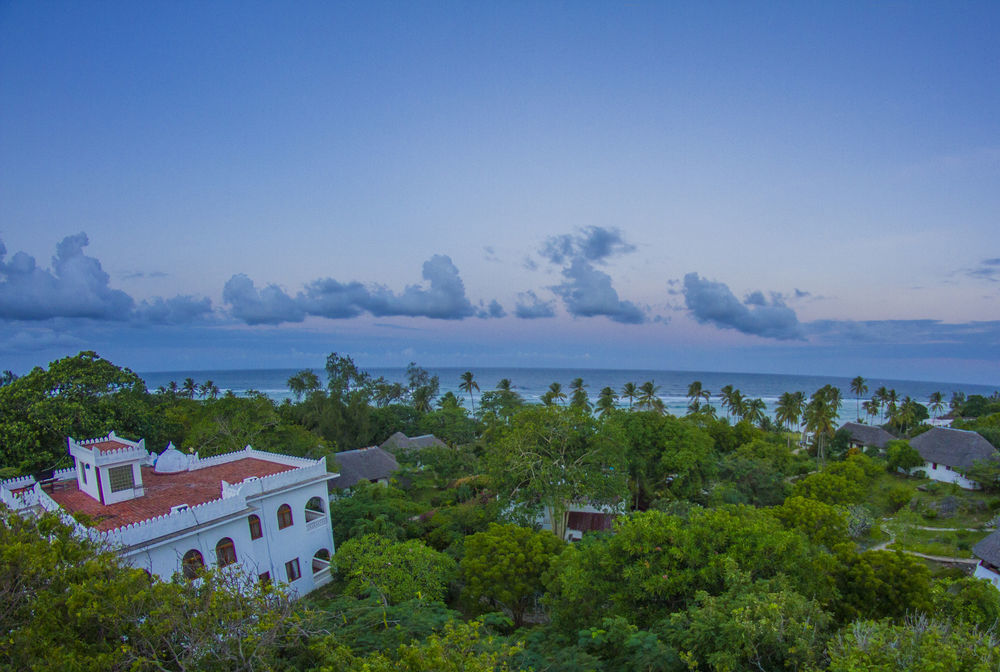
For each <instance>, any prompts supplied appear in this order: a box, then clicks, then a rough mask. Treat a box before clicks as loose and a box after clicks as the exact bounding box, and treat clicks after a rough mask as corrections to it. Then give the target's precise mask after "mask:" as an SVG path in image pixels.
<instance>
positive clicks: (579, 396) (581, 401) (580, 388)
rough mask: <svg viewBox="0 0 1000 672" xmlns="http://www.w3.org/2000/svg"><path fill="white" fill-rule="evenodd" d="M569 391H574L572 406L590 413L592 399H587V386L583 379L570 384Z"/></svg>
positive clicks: (571, 399) (571, 398)
mask: <svg viewBox="0 0 1000 672" xmlns="http://www.w3.org/2000/svg"><path fill="white" fill-rule="evenodd" d="M569 389H570V390H571V391H572V395H571V397H570V406H573V407H575V408H582V409H584V410H585V411H587V412H588V413H589V412H590V399H589V398H588V397H587V385H586V384H584V382H583V378H574V379H573V382H572V383H570V384H569Z"/></svg>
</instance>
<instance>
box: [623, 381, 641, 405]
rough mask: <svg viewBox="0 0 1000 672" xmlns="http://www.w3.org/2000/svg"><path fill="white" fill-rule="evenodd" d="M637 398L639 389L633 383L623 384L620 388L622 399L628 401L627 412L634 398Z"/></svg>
mask: <svg viewBox="0 0 1000 672" xmlns="http://www.w3.org/2000/svg"><path fill="white" fill-rule="evenodd" d="M638 396H639V388H638V387H636V385H635V383H625V385H623V386H622V397H624V398H625V399H628V407H629V410H632V402H634V401H635V398H636V397H638Z"/></svg>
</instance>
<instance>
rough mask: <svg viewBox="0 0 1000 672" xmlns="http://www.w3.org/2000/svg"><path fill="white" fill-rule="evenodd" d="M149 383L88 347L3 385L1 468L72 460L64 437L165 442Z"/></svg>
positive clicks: (27, 467)
mask: <svg viewBox="0 0 1000 672" xmlns="http://www.w3.org/2000/svg"><path fill="white" fill-rule="evenodd" d="M155 404H156V400H155V399H154V398H153V396H152V395H150V394H149V393H148V392H147V391H146V384H145V382H144V381H143V380H142V378H140V377H139V376H137V375H136V374H135V373H133V372H132V371H130V370H129V369H125V368H120V367H118V366H115V365H114V364H112V363H111V362H109V361H107V360H105V359H102V358H101V357H100V356H99V355H98V354H97V353H95V352H91V351H84V352H81V353H79V354H78V355H76V356H74V357H66V358H63V359H60V360H56V361H54V362H52V363H50V364H49V368H48V369H47V370H46V369H42V368H39V367H36V368H34V369H33V370H32V371H31V372H30V373H28V374H27V375H24V376H22V377H20V378H18V379H16V380H14V381H12V382H10V383H8V384H6V385H4V386H2V387H0V446H2V447H3V448H2V450H0V469H2V468H5V467H6V468H8V469H10V470H12V471H15V472H16V473H28V472H34V471H40V470H44V469H52V468H58V467H62V466H67V465H69V464H71V462H70V458H69V455H68V454H67V453H66V437H73V438H77V439H87V438H94V437H98V436H105V435H107V434H108V432H110V431H112V430H113V431H115V432H117V433H118V434H119V435H121V436H126V437H130V438H136V439H138V438H145V439H146V442H147V444H148V445H150V446H151V447H153V446H165V445H166V443H167V440H168V435H167V433H166V431H165V429H166V427H165V423H164V421H163V419H162V417H161V416H160V415H159V414H158V413H157V412H156V409H155Z"/></svg>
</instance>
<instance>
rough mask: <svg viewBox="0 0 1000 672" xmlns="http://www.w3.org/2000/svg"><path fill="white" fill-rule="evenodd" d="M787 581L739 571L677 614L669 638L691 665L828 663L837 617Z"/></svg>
mask: <svg viewBox="0 0 1000 672" xmlns="http://www.w3.org/2000/svg"><path fill="white" fill-rule="evenodd" d="M782 583H784V582H782V581H778V580H770V581H756V582H752V583H751V582H750V581H749V580H747V579H746V578H745V577H742V576H740V575H739V574H736V575H734V577H733V581H732V584H731V585H730V586H729V587H728V588H727V590H726V591H725V592H724V593H722V594H720V595H710V594H708V593H706V592H700V593H698V594H697V596H696V597H695V600H694V604H692V605H691V606H690V607H689V608H688V609H687V610H685V611H681V612H677V613H674V614H672V615H671V617H670V620H669V624H668V625H667V626H666V628H665V630H666V633H665V636H664V639H665V640H666V641H667V642H668V643H669V644H672V645H673V646H674V647H676V648H677V649H678V650H679V651H681V658H682V659H684V660H685V661H686V662H687V664H688V665H689V666H690V668H691V669H711V670H782V669H792V670H805V669H815V668H817V666H818V665H820V664H821V663H823V662H824V658H825V655H824V654H825V651H824V649H825V648H826V642H827V637H828V636H829V632H830V626H831V621H832V619H831V618H830V615H829V614H828V613H827V612H826V611H824V610H823V608H822V606H821V605H820V604H819V603H818V602H817V601H816V600H813V599H808V598H806V597H804V596H802V595H800V594H799V593H797V592H795V591H794V590H791V589H789V588H788V587H787V586H784V585H782Z"/></svg>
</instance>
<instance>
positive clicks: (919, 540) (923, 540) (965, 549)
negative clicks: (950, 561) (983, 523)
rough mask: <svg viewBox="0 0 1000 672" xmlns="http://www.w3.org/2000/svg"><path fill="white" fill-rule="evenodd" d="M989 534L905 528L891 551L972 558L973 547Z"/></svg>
mask: <svg viewBox="0 0 1000 672" xmlns="http://www.w3.org/2000/svg"><path fill="white" fill-rule="evenodd" d="M987 534H989V532H966V531H959V532H948V531H941V530H921V529H915V528H912V527H911V528H903V529H897V530H896V541H895V542H893V543H892V544H889V548H890V549H899V550H904V551H916V552H917V553H925V554H927V555H943V556H947V557H949V558H971V557H972V547H973V546H975V545H976V544H977V543H978V542H979V541H980V540H981V539H982V538H983V537H985V536H986V535H987Z"/></svg>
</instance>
